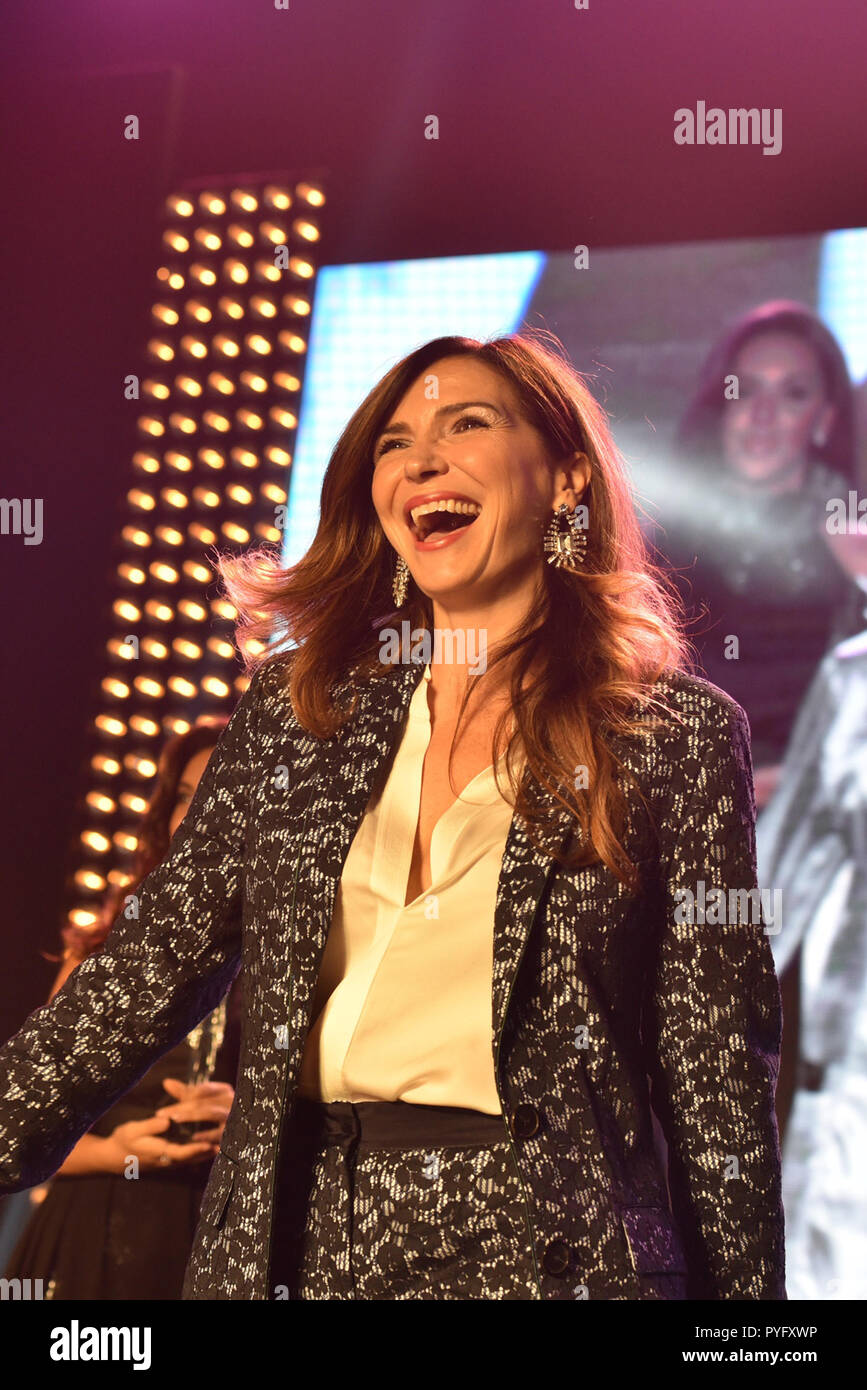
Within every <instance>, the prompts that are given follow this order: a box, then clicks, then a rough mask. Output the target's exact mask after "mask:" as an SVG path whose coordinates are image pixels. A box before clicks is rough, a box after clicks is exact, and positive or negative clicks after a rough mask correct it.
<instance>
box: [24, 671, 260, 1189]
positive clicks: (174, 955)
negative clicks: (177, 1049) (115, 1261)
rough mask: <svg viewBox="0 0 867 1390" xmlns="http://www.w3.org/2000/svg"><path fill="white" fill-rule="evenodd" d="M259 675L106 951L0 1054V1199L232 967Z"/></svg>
mask: <svg viewBox="0 0 867 1390" xmlns="http://www.w3.org/2000/svg"><path fill="white" fill-rule="evenodd" d="M262 675H263V670H262V669H261V668H260V670H259V671H257V672H256V674H255V675H254V677H253V679H252V681H251V682H250V685H249V687H248V689H247V691H246V692H245V694H244V695H243V696H242V698H241V700H240V701H239V702H238V705H237V707H236V708H235V711H234V713H233V714H232V717H231V719H230V721H229V724H228V725H227V727H226V729H225V731H224V733H223V735H222V737H221V739H220V741H219V743H218V744H217V746H216V748H215V750H214V752H213V754H212V756H211V758H210V760H209V762H208V765H207V767H206V769H205V772H204V774H203V776H202V779H201V782H200V783H199V786H198V788H197V790H196V793H195V796H194V797H193V800H192V802H191V804H190V807H189V809H188V811H187V814H186V816H185V817H184V819H183V821H182V822H181V824H180V826H179V827H178V829H177V831H176V832H175V835H174V837H173V839H172V843H171V845H170V847H169V852H168V854H167V855H166V857H165V859H164V860H163V861H162V862H161V863H160V864H158V865H157V867H156V868H155V869H153V870H152V871H151V873H150V874H148V876H147V877H146V878H145V879H144V881H143V882H142V883H141V884H140V885H139V887H138V890H137V893H136V895H135V896H133V897H132V898H131V900H128V902H127V904H126V906H125V908H124V910H123V911H122V912H121V913H120V915H119V916H118V918H117V919H116V921H115V923H114V925H113V927H112V930H111V932H110V933H109V936H108V938H107V940H106V943H105V945H104V946H103V948H102V950H101V951H99V952H97V953H96V954H94V955H92V956H90V957H88V959H87V960H85V961H84V962H83V963H82V964H81V965H79V966H78V967H77V969H75V970H74V971H73V972H72V974H71V975H70V977H69V979H68V980H67V981H66V982H65V984H64V985H63V987H62V988H61V989H60V991H59V992H58V993H57V994H56V995H55V997H54V998H53V999H52V1001H51V1002H50V1003H49V1004H46V1005H44V1006H43V1007H42V1008H39V1009H37V1010H36V1011H35V1012H34V1013H32V1014H31V1015H30V1017H29V1018H28V1019H27V1021H26V1023H25V1024H24V1027H23V1028H22V1029H21V1030H20V1032H18V1033H17V1034H16V1035H15V1036H14V1037H13V1038H11V1039H10V1040H9V1042H7V1043H6V1045H5V1046H4V1047H3V1048H0V1191H2V1192H17V1191H20V1190H22V1189H24V1188H28V1187H32V1186H34V1185H35V1184H36V1183H39V1182H43V1181H44V1180H45V1179H46V1178H48V1177H50V1176H51V1175H52V1174H53V1173H55V1172H56V1171H57V1169H58V1168H59V1167H60V1165H61V1164H62V1162H63V1160H64V1158H65V1157H66V1155H67V1154H68V1153H69V1152H70V1150H71V1149H72V1148H73V1146H74V1144H75V1143H76V1141H77V1140H78V1139H80V1138H81V1136H82V1135H83V1134H85V1133H86V1132H87V1131H88V1130H89V1129H90V1128H91V1127H92V1125H93V1124H94V1122H95V1121H96V1120H97V1119H98V1118H99V1117H100V1115H102V1114H104V1112H105V1111H106V1110H108V1109H109V1107H110V1106H112V1105H113V1104H114V1103H115V1101H117V1100H118V1099H119V1098H120V1097H121V1096H122V1095H123V1094H124V1093H125V1092H126V1091H128V1090H129V1088H130V1087H131V1086H132V1085H134V1084H135V1082H136V1081H138V1080H139V1078H140V1077H141V1076H143V1075H144V1073H145V1072H146V1071H147V1070H148V1068H149V1067H150V1066H151V1065H152V1064H153V1063H154V1062H155V1061H156V1060H157V1058H158V1057H160V1056H162V1054H163V1053H164V1052H167V1051H168V1050H169V1049H170V1048H172V1047H174V1046H175V1045H176V1044H177V1043H179V1042H180V1041H181V1039H182V1038H183V1037H185V1036H186V1034H187V1033H189V1032H190V1030H191V1029H192V1028H193V1027H195V1025H196V1024H197V1023H199V1022H200V1021H201V1019H203V1018H204V1017H205V1015H206V1014H208V1013H210V1012H211V1010H212V1009H214V1008H215V1007H216V1005H217V1004H218V1003H219V1001H220V999H221V998H222V997H223V995H224V994H225V992H226V990H227V989H228V988H229V985H230V984H231V982H232V980H233V979H234V977H235V975H236V974H237V971H238V966H239V960H240V953H241V901H242V886H243V871H244V841H245V830H246V824H247V807H248V801H249V793H250V781H251V776H252V769H253V767H254V763H255V750H256V746H257V712H258V702H259V693H260V685H261V680H262Z"/></svg>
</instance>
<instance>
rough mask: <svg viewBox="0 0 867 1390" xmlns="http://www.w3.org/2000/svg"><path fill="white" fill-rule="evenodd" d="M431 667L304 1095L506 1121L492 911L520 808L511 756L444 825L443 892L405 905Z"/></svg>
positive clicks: (365, 859) (364, 863)
mask: <svg viewBox="0 0 867 1390" xmlns="http://www.w3.org/2000/svg"><path fill="white" fill-rule="evenodd" d="M429 681H430V667H429V666H428V667H426V668H425V672H424V679H423V680H422V681H420V682H419V685H418V686H417V688H416V690H415V692H414V694H413V697H412V700H411V702H410V706H409V713H408V718H407V722H406V727H405V729H404V732H403V734H402V736H401V739H400V742H399V744H398V747H397V751H396V753H395V756H394V761H393V763H392V767H391V771H390V772H389V774H388V777H387V780H386V781H385V783H384V785H383V787H382V790H381V792H380V793H379V795H378V796H377V795H376V794H375V793H374V797H373V798H372V800H371V802H370V804H369V806H368V808H367V810H366V812H365V815H364V818H363V820H362V822H361V825H360V826H359V828H358V831H357V833H356V835H355V838H354V840H353V841H352V845H351V846H350V850H349V855H348V857H347V859H346V862H345V864H344V868H343V874H342V876H341V880H340V884H339V887H338V892H337V898H336V901H335V907H334V915H333V917H332V920H331V927H330V930H329V934H328V939H327V941H326V944H325V950H324V953H323V957H322V965H321V969H320V973H319V981H318V985H317V989H316V994H315V996H314V1000H313V1009H312V1013H311V1019H312V1024H311V1028H310V1031H309V1033H308V1036H307V1041H306V1044H305V1049H304V1055H303V1057H302V1061H301V1073H300V1078H299V1087H298V1094H299V1095H302V1096H307V1097H309V1098H312V1099H314V1100H323V1101H334V1100H349V1101H365V1100H402V1101H410V1102H413V1103H415V1104H420V1105H454V1106H465V1107H469V1108H470V1109H474V1110H483V1111H486V1112H487V1113H489V1114H494V1115H498V1114H500V1113H501V1106H500V1101H499V1097H498V1096H497V1089H496V1084H495V1080H494V1061H493V1055H492V1043H493V1028H492V1004H491V981H492V972H493V940H494V905H495V902H496V894H497V883H498V879H499V874H500V864H501V861H502V858H503V851H504V849H505V844H506V836H507V834H508V830H509V825H510V823H511V819H512V811H513V807H512V804H511V802H510V801H508V800H506V799H505V797H507V796H509V795H510V789H509V784H508V780H507V778H506V776H505V754H504V755H503V756H502V757H501V758H500V763H499V766H500V767H501V769H502V771H501V782H502V784H503V793H504V795H503V796H501V795H500V793H499V791H498V788H497V785H496V781H495V779H494V768H493V764H491V765H489V766H488V767H487V768H486V769H485V770H484V771H483V772H480V773H479V774H478V775H477V776H476V777H474V778H473V780H472V781H471V782H470V783H469V784H468V786H467V787H466V788H465V789H464V791H463V792H462V793H461V796H460V798H459V799H458V800H457V801H455V802H453V803H452V805H451V806H450V807H449V808H448V809H447V810H446V811H445V812H444V813H443V815H442V816H441V817H440V819H439V820H438V821H437V823H436V825H435V827H434V831H433V837H432V840H431V848H430V860H431V876H432V877H431V886H430V889H429V890H428V891H427V892H426V893H422V894H420V895H419V896H418V897H417V898H415V899H414V900H413V901H412V902H410V903H408V904H407V905H406V906H404V898H405V896H406V886H407V882H408V879H409V870H410V863H411V860H412V851H413V844H414V841H415V833H416V828H417V825H418V814H419V803H420V798H421V781H422V764H423V762H424V756H425V753H426V751H427V747H428V743H429V742H430V736H431V720H430V711H429V708H428V698H427V692H428V683H429Z"/></svg>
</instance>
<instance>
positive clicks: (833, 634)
mask: <svg viewBox="0 0 867 1390" xmlns="http://www.w3.org/2000/svg"><path fill="white" fill-rule="evenodd" d="M676 442H677V456H676V458H675V463H674V473H673V476H672V477H671V479H670V486H668V485H667V486H666V497H665V502H664V504H663V505H662V506H661V507H660V513H659V523H660V534H658V535H656V536H655V537H654V541H655V544H656V545H657V546H658V548H659V549H660V551H661V552H662V553H663V554H664V555H665V557H666V558H667V560H668V562H669V563H670V564H671V565H672V566H673V567H674V569H675V571H676V576H677V582H678V584H679V586H680V588H681V591H682V595H683V598H684V602H685V604H686V607H687V611H688V612H689V613H690V615H691V619H692V623H691V626H690V632H689V635H690V637H691V639H692V641H693V642H694V644H695V646H696V648H697V652H698V658H699V669H700V671H701V673H702V674H704V675H705V676H706V677H707V679H708V680H711V681H713V683H714V684H715V685H718V686H719V687H720V688H721V689H722V690H725V691H727V693H728V694H729V695H731V696H732V697H733V698H734V699H735V700H737V702H738V704H739V705H741V706H742V708H743V709H745V710H746V712H747V716H748V718H749V721H750V730H751V734H752V747H753V765H754V769H755V790H756V804H757V806H758V808H759V809H760V810H761V808H762V807H763V806H765V805H766V804H767V801H768V799H769V797H770V796H771V795H772V793H773V790H774V788H775V786H776V783H777V778H778V776H779V767H780V764H781V762H782V759H783V754H784V752H785V748H786V744H787V742H788V738H789V735H790V733H791V730H792V727H793V725H794V721H795V717H796V715H797V712H798V708H799V706H800V704H801V701H802V700H803V698H804V695H805V694H806V691H807V687H808V686H809V684H810V681H811V680H812V678H813V676H814V674H815V672H816V669H817V667H818V664H819V662H820V661H821V659H822V657H823V656H824V655H825V653H826V652H827V651H828V650H829V648H830V647H831V646H833V645H834V643H835V642H837V641H839V640H840V639H841V638H843V637H846V636H850V635H852V634H853V633H855V632H858V631H859V630H860V629H861V627H862V626H863V617H862V610H863V602H864V601H863V596H862V595H861V594H860V593H859V591H858V589H857V586H856V585H855V584H854V583H853V581H852V579H851V578H850V576H849V575H848V574H847V572H846V570H845V569H844V568H843V567H842V566H841V565H840V564H839V562H838V560H837V558H836V556H835V554H834V553H833V551H832V549H831V546H830V545H829V543H828V532H827V529H826V522H827V519H828V513H827V510H826V504H827V502H828V501H829V500H830V499H831V498H842V499H846V498H847V495H848V489H849V488H850V487H854V486H855V475H856V446H855V431H854V408H853V392H852V384H851V381H850V379H849V373H848V370H847V367H846V363H845V359H844V358H843V355H842V353H841V351H840V348H839V346H838V344H837V342H836V340H835V338H834V337H833V335H832V334H831V333H830V332H829V331H828V329H827V328H826V327H825V325H824V324H823V323H822V322H821V320H820V319H819V318H817V317H816V315H815V314H813V313H811V312H810V310H809V309H807V308H806V307H805V306H804V305H801V304H797V303H796V302H794V301H788V300H784V301H773V302H770V303H768V304H764V305H761V306H760V307H759V308H757V309H755V310H752V311H751V312H750V313H748V314H746V315H744V316H743V317H742V318H741V319H739V320H738V321H737V322H736V323H735V324H734V325H733V326H732V327H731V328H730V329H729V330H728V331H727V332H726V333H725V335H724V336H723V337H722V338H720V340H719V341H718V342H717V343H715V344H714V346H713V347H712V349H711V351H710V352H709V354H708V356H707V359H706V361H705V363H704V366H703V368H702V371H701V374H700V380H699V386H698V389H697V391H696V394H695V397H694V399H693V401H692V403H691V404H690V406H689V407H688V409H687V410H686V412H685V414H684V417H683V420H682V422H681V425H680V428H679V431H678V435H677V441H676Z"/></svg>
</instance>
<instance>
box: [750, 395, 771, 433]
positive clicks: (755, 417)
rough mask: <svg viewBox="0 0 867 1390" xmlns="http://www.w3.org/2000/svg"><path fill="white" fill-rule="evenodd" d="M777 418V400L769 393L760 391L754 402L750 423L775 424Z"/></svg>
mask: <svg viewBox="0 0 867 1390" xmlns="http://www.w3.org/2000/svg"><path fill="white" fill-rule="evenodd" d="M776 416H777V400H776V397H775V396H774V395H772V394H771V393H770V392H768V391H759V392H758V393H757V394H756V395H755V396H754V397H753V401H752V410H751V411H750V422H751V423H752V424H754V425H770V424H773V422H774V420H775V419H776Z"/></svg>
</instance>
